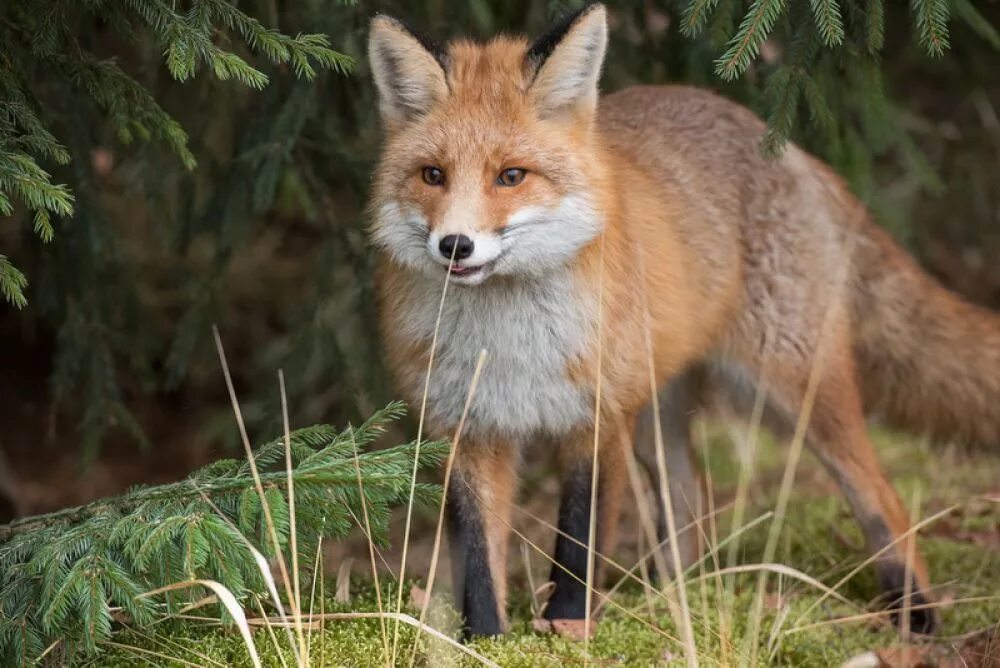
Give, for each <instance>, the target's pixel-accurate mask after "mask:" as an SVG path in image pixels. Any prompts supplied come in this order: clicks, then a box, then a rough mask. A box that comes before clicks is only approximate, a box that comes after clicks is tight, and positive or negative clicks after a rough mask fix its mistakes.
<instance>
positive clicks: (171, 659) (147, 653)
mask: <svg viewBox="0 0 1000 668" xmlns="http://www.w3.org/2000/svg"><path fill="white" fill-rule="evenodd" d="M98 644H100V645H103V646H105V647H114V648H115V649H120V650H122V651H123V652H129V653H131V654H134V655H135V656H137V657H139V658H143V657H154V658H157V659H161V660H163V661H165V662H167V663H168V664H171V665H172V664H180V665H182V666H189V667H190V668H204V664H200V663H191V662H190V661H186V660H184V659H181V658H178V657H176V656H170V655H169V654H163V653H161V652H157V651H155V650H152V649H145V648H143V647H136V646H135V645H126V644H125V643H120V642H114V641H112V640H105V641H103V642H101V643H98ZM39 658H41V657H39ZM216 664H217V665H219V666H221V665H223V664H221V663H217V662H216ZM36 665H37V663H36Z"/></svg>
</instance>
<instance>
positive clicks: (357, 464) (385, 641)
mask: <svg viewBox="0 0 1000 668" xmlns="http://www.w3.org/2000/svg"><path fill="white" fill-rule="evenodd" d="M351 447H352V448H353V449H354V472H355V475H356V476H357V478H358V495H359V497H360V498H361V513H362V515H363V516H364V521H365V525H364V526H365V538H366V539H367V540H368V556H369V557H370V558H371V563H372V579H373V580H374V581H375V601H376V604H377V605H378V611H379V612H380V613H381V612H383V608H382V587H381V585H380V584H379V577H378V567H377V565H376V563H375V542H374V541H373V540H372V527H371V521H370V520H369V519H368V504H367V503H366V502H365V484H364V479H363V478H362V476H361V461H360V460H359V459H358V444H357V441H355V440H354V432H353V431H351ZM400 589H402V584H400ZM379 625H380V626H381V627H382V629H381V630H382V651H383V652H384V654H383V656H384V657H385V664H386V665H387V666H391V665H392V664H393V663H394V659H390V656H389V631H388V630H387V629H386V627H385V618H384V617H380V618H379Z"/></svg>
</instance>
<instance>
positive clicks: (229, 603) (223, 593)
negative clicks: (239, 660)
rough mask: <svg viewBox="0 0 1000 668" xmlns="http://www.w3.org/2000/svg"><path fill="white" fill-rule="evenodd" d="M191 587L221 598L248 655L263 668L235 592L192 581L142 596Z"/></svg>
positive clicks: (256, 664) (210, 583) (257, 667)
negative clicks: (210, 592) (202, 589)
mask: <svg viewBox="0 0 1000 668" xmlns="http://www.w3.org/2000/svg"><path fill="white" fill-rule="evenodd" d="M190 587H207V588H208V589H211V590H212V591H213V592H214V593H215V595H216V596H218V597H219V601H220V602H221V603H222V605H223V607H225V609H226V612H228V613H229V615H230V616H231V617H232V618H233V619H234V620H235V621H236V627H237V628H238V629H239V631H240V636H242V638H243V644H244V645H246V648H247V653H248V654H249V655H250V660H251V661H252V662H253V665H254V668H262V667H261V663H260V656H259V655H258V654H257V646H256V645H255V644H254V642H253V634H252V633H251V632H250V626H249V625H248V624H247V617H246V615H245V614H243V608H242V607H240V604H239V602H238V601H237V600H236V597H235V596H233V592H231V591H229V590H228V589H226V588H225V587H223V586H222V585H221V584H219V583H218V582H216V581H215V580H190V581H188V582H177V583H175V584H172V585H167V586H166V587H160V588H159V589H154V590H153V591H149V592H146V593H145V594H143V595H142V596H143V597H148V596H156V595H158V594H164V593H166V592H170V591H177V590H178V589H188V588H190Z"/></svg>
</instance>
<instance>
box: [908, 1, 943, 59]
mask: <svg viewBox="0 0 1000 668" xmlns="http://www.w3.org/2000/svg"><path fill="white" fill-rule="evenodd" d="M910 4H911V6H912V8H913V15H914V20H915V21H916V25H917V39H918V41H919V42H920V44H921V46H923V47H924V48H925V49H926V50H927V53H929V54H930V55H932V56H942V55H944V52H945V51H946V50H947V49H948V47H949V44H948V16H949V13H950V4H951V0H911V3H910Z"/></svg>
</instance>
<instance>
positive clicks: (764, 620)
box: [94, 428, 1000, 668]
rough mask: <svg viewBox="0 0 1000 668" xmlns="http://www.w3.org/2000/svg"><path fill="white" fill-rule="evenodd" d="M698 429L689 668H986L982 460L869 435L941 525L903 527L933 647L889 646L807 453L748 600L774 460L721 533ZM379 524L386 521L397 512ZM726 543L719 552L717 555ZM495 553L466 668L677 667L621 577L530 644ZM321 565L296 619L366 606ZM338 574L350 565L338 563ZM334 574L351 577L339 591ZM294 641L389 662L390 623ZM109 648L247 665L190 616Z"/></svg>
mask: <svg viewBox="0 0 1000 668" xmlns="http://www.w3.org/2000/svg"><path fill="white" fill-rule="evenodd" d="M708 431H710V432H711V433H710V434H709V435H707V436H705V431H704V430H703V431H702V438H701V439H700V441H701V443H702V445H701V450H702V452H703V454H704V453H707V456H706V457H705V459H706V463H707V465H708V467H707V470H708V471H709V472H710V480H711V486H712V491H713V495H712V498H713V500H714V505H715V509H716V511H717V512H716V514H715V515H713V516H712V519H711V521H710V520H706V521H705V522H704V523H703V526H702V529H703V531H704V535H705V536H706V537H707V538H708V543H709V545H711V546H716V547H715V548H714V549H711V550H709V551H708V552H707V557H706V559H705V560H703V561H702V563H701V564H700V565H699V566H696V567H694V568H693V569H692V570H690V571H689V572H688V576H687V578H686V580H685V591H686V598H687V602H688V607H689V612H688V614H689V618H690V620H691V627H692V632H693V640H694V645H695V648H696V652H697V657H696V661H697V664H698V665H706V666H709V665H724V666H728V665H783V666H839V665H845V664H846V663H847V662H849V661H853V662H852V663H850V664H848V665H850V666H852V667H860V666H880V665H881V666H901V667H903V666H908V667H916V666H925V665H926V666H931V665H941V666H981V667H986V666H1000V453H984V452H965V451H962V450H961V449H958V448H950V447H940V446H931V445H929V444H926V443H923V442H920V441H919V440H918V439H914V438H911V437H906V436H898V435H889V434H886V433H884V432H881V431H878V432H875V440H876V442H877V446H878V449H879V454H880V457H881V460H882V462H883V464H884V467H885V469H886V470H887V471H888V472H889V473H890V475H891V477H892V478H893V481H894V482H895V484H896V486H897V489H899V491H900V494H901V496H902V498H903V499H904V500H905V501H906V503H907V504H908V505H911V504H916V505H915V507H914V509H913V512H914V516H918V517H921V518H929V517H932V516H934V515H935V514H941V516H940V517H939V518H938V519H936V520H935V521H933V522H931V523H929V524H928V525H927V526H926V527H925V528H924V529H923V530H922V531H921V534H920V536H921V538H920V547H921V549H922V551H923V553H924V555H925V556H926V558H927V561H928V562H929V565H930V569H931V573H932V578H933V580H934V583H935V593H936V595H937V598H938V601H939V602H940V604H941V608H940V615H941V618H942V621H943V625H942V628H941V630H940V631H939V633H938V635H937V636H936V637H934V638H925V639H919V638H918V639H916V640H914V641H913V642H911V643H907V644H904V643H901V641H900V636H899V632H898V630H896V629H895V627H893V625H892V624H891V623H890V622H889V618H888V616H887V615H886V614H883V613H881V612H879V608H878V606H877V605H876V604H875V599H876V597H877V595H878V592H877V590H876V587H875V581H874V576H873V574H872V570H871V568H870V567H869V566H865V567H861V568H858V567H860V566H862V564H863V562H864V561H865V560H866V558H867V555H866V553H865V551H864V549H863V544H862V540H861V536H860V532H859V531H858V528H857V526H856V524H855V523H854V522H853V520H852V519H851V517H850V515H849V513H848V510H847V507H846V504H845V502H844V500H843V497H842V496H841V495H840V494H839V492H838V491H837V489H836V487H835V485H834V483H833V482H832V480H831V479H830V478H829V477H828V476H827V475H826V474H825V472H824V471H823V470H822V469H821V467H820V466H819V465H818V463H817V462H816V460H815V459H814V458H812V457H811V456H810V455H808V454H804V455H803V457H802V460H801V462H800V464H799V466H798V469H797V471H796V474H795V483H794V488H793V492H792V496H791V497H790V498H789V503H788V506H787V507H788V510H787V515H786V517H785V519H784V522H783V525H782V529H781V533H780V539H779V540H778V542H777V544H776V546H777V551H776V553H775V556H774V559H773V560H772V563H773V564H781V565H783V566H780V567H774V568H772V569H771V570H770V571H769V572H768V576H767V578H766V580H765V581H764V583H763V586H764V589H763V590H762V591H763V594H762V595H758V592H759V589H758V587H759V586H760V582H761V580H760V575H761V572H762V570H761V568H760V564H761V562H762V560H763V558H764V554H765V545H766V543H767V541H768V533H769V531H770V527H771V523H772V522H773V521H774V518H773V515H771V513H772V512H773V510H774V509H775V504H776V500H777V497H778V488H779V487H780V482H781V478H782V475H783V473H784V469H785V465H786V460H787V453H788V449H787V446H778V445H776V444H774V443H772V442H770V441H769V440H768V439H766V438H762V439H761V441H762V443H761V446H760V448H759V452H758V456H757V458H756V465H755V467H754V473H753V476H752V480H751V482H750V486H749V493H748V494H747V495H746V510H745V514H744V517H745V520H744V522H743V525H744V526H746V525H747V524H748V523H750V524H752V523H753V522H754V521H756V522H757V523H756V524H754V525H753V526H751V527H750V528H749V529H745V530H743V531H742V532H738V533H737V534H733V532H732V529H731V524H732V515H733V505H734V504H733V502H734V499H735V496H736V488H737V482H738V479H739V475H740V467H739V464H738V460H737V459H736V457H735V456H734V448H733V446H731V445H730V444H729V443H728V441H729V440H731V439H729V432H725V431H723V430H721V429H719V428H713V429H710V430H708ZM545 469H546V467H545V466H541V467H533V468H532V469H531V470H539V471H542V472H544V471H545ZM542 472H540V473H538V475H537V477H536V479H533V480H530V481H529V482H528V484H527V485H526V488H527V489H532V490H534V493H533V494H531V495H530V496H525V498H524V503H523V504H522V505H521V506H519V508H520V509H521V510H522V511H527V512H523V513H521V516H520V517H519V518H518V519H517V521H516V525H517V528H518V529H519V530H522V531H523V532H524V535H525V536H526V538H527V540H529V541H530V542H532V543H534V544H536V545H537V546H538V547H539V548H540V549H541V550H543V551H545V552H548V551H549V550H550V549H551V544H552V540H553V533H552V530H551V529H550V528H548V527H546V526H545V525H544V523H542V522H539V521H537V520H536V519H532V518H530V514H536V515H539V516H541V517H542V518H543V519H545V520H547V521H549V522H551V521H552V520H554V508H555V506H556V503H555V499H556V484H555V482H554V481H553V480H552V477H551V476H547V475H543V473H542ZM628 506H631V504H628ZM949 509H950V510H949ZM632 510H633V511H634V507H633V508H632ZM398 514H399V515H400V516H402V515H403V513H398ZM633 514H634V512H633ZM397 519H398V520H399V522H398V524H399V525H400V526H401V524H402V517H399V518H397ZM435 524H436V512H428V513H425V514H423V515H421V516H420V517H417V518H416V519H415V523H414V527H415V529H414V539H413V540H412V541H411V548H410V556H409V557H408V559H409V561H408V566H407V580H406V583H407V584H406V586H405V589H404V593H405V594H406V595H405V596H404V597H403V599H404V602H405V603H406V605H407V608H406V610H405V611H406V612H408V613H409V614H411V615H412V616H414V617H417V616H419V612H418V611H417V608H415V607H414V606H415V604H417V603H420V602H421V601H420V599H421V598H422V597H421V596H420V595H421V594H422V589H419V587H423V586H425V583H426V574H427V572H428V571H427V569H428V564H429V555H430V553H431V548H432V545H433V537H434V533H435ZM621 531H622V535H623V545H622V548H621V553H620V554H616V555H615V556H616V558H618V560H619V563H622V564H625V565H626V567H631V566H632V565H633V564H634V563H635V555H636V554H637V553H638V552H637V550H638V546H639V542H640V541H639V533H640V532H639V530H638V523H637V522H636V520H635V518H633V517H631V516H630V515H628V514H626V517H625V518H624V519H623V523H622V529H621ZM396 534H397V538H396V540H394V543H393V548H392V549H391V550H388V551H386V552H385V553H384V555H383V556H384V557H385V561H384V562H383V565H382V566H381V568H380V576H379V585H380V586H379V594H380V596H381V599H382V605H383V607H385V606H389V605H390V602H392V603H394V602H395V600H396V592H397V591H398V590H397V589H396V587H395V585H394V584H393V581H392V576H391V575H390V574H389V572H390V571H391V572H392V573H398V562H399V552H400V550H399V545H400V543H401V540H400V539H399V535H400V531H399V528H398V527H397V529H396ZM729 537H731V538H732V540H729V541H728V542H727V538H729ZM517 542H518V543H521V542H522V541H520V540H519V541H517ZM443 552H444V553H446V552H447V550H443ZM511 556H512V561H513V562H516V567H515V568H514V572H513V574H512V580H511V582H512V605H511V630H510V632H509V633H508V634H507V635H505V636H503V637H501V638H498V639H481V640H477V641H475V642H473V643H472V644H471V646H470V648H471V649H472V650H473V651H474V652H476V653H478V654H480V655H481V656H482V657H483V658H485V659H487V660H488V661H492V662H495V664H498V665H502V666H562V665H584V664H590V665H596V666H618V665H621V666H649V665H685V649H684V648H685V645H684V643H683V642H681V641H680V638H681V637H682V633H681V631H680V629H679V628H678V625H677V624H676V623H675V618H674V617H672V615H671V613H670V606H669V605H668V603H667V598H668V597H667V596H664V595H663V594H661V593H659V592H655V591H651V590H650V589H647V588H644V587H643V586H642V585H640V584H638V583H636V582H628V583H626V584H624V585H623V586H621V587H619V588H617V589H614V591H613V592H612V593H611V594H610V603H608V604H605V605H603V606H602V607H603V609H602V610H601V614H600V618H599V620H598V621H597V622H596V623H594V625H593V627H594V628H593V631H594V635H593V637H592V638H591V639H590V641H589V642H584V641H583V640H582V639H580V638H574V637H572V636H573V635H574V634H576V635H579V633H575V632H579V631H581V629H578V628H577V629H565V630H564V631H566V633H564V634H562V635H560V634H552V633H545V632H540V631H539V629H537V628H536V626H537V624H536V623H534V622H533V619H534V618H535V617H536V616H537V612H538V609H539V607H540V606H541V605H542V604H541V602H540V601H539V600H537V599H539V598H542V597H543V595H542V596H535V595H533V594H532V586H531V584H534V585H536V586H537V585H539V584H540V583H543V582H545V579H546V573H547V571H548V564H547V563H546V561H545V558H544V557H543V556H542V554H541V553H540V552H538V551H536V550H535V549H522V546H521V545H520V544H517V545H514V546H512V549H511ZM348 559H353V561H347V560H348ZM730 560H732V561H730ZM323 561H324V568H323V570H324V572H325V575H326V577H325V578H323V579H321V580H322V581H321V582H319V583H317V585H318V586H317V592H316V594H315V597H314V599H313V602H312V604H311V605H312V609H313V611H314V612H318V611H319V610H320V609H322V610H323V611H324V612H325V613H331V612H351V613H357V612H375V611H378V609H379V603H378V601H377V597H376V591H375V586H374V580H373V578H372V576H371V569H370V567H369V566H368V564H369V563H370V561H369V556H368V548H367V543H366V542H365V541H364V540H363V538H361V539H355V540H353V541H348V542H346V543H344V544H340V545H337V546H331V549H330V550H328V551H327V553H326V554H325V556H324V560H323ZM345 562H346V563H348V564H352V565H350V566H345ZM730 564H733V565H737V566H742V567H743V569H744V570H745V572H741V573H738V574H735V575H721V576H720V575H717V574H716V571H717V570H719V569H720V568H726V567H727V565H730ZM793 569H794V570H793ZM855 570H857V572H856V573H855V572H854V571H855ZM779 571H780V572H779ZM347 572H353V574H352V576H351V577H350V579H349V580H347V578H346V577H345V574H346V573H347ZM449 572H450V571H449V566H448V564H447V560H446V559H443V560H442V563H441V564H440V566H439V569H438V573H439V577H438V579H437V583H438V584H436V585H435V591H434V596H433V599H432V601H433V603H432V604H431V607H430V608H429V610H428V614H427V621H428V623H429V624H431V625H432V626H434V627H435V628H437V629H440V630H442V631H443V632H444V633H445V634H446V635H449V636H455V635H456V631H455V629H456V628H457V617H456V615H455V613H454V611H453V610H451V608H450V606H448V605H447V604H446V603H445V601H447V600H450V597H449V595H448V594H447V591H446V587H447V583H448V580H449V577H448V574H449ZM366 573H367V575H366ZM804 576H807V577H804ZM411 578H412V580H411ZM809 578H815V581H808V579H809ZM616 579H618V578H616V577H614V574H612V576H611V577H610V578H609V579H608V581H607V582H605V583H602V585H603V586H602V589H603V590H604V591H608V589H609V588H610V587H611V586H612V585H613V583H614V581H615V580H616ZM817 581H818V582H817ZM348 582H349V586H348ZM414 583H416V585H418V586H417V587H414ZM529 583H530V584H529ZM820 583H821V584H820ZM311 584H312V583H310V586H311ZM822 587H828V588H834V589H835V590H836V594H835V595H828V594H825V593H824V590H823V589H822ZM337 590H339V591H337ZM335 592H336V593H335ZM305 633H306V636H307V642H308V644H309V648H310V652H309V656H310V659H311V660H310V661H309V665H310V666H369V665H371V666H379V665H383V666H384V665H388V664H390V663H393V662H391V661H387V660H386V657H385V648H386V646H387V645H388V646H389V648H390V653H392V645H393V644H394V643H393V638H394V636H395V626H394V623H393V622H392V621H391V620H390V621H385V627H383V625H382V620H379V619H338V620H328V621H324V622H322V624H319V623H317V624H316V625H314V626H312V627H309V628H307V629H306V630H305ZM383 634H385V635H383ZM415 642H418V645H417V652H416V656H415V658H416V661H415V664H416V665H427V666H440V665H478V664H479V663H482V660H481V659H476V658H473V657H471V656H470V655H468V654H464V653H462V652H461V651H459V650H458V649H457V648H456V646H455V645H453V644H449V643H447V642H444V641H441V640H431V639H429V637H428V636H427V635H424V634H421V635H420V638H419V640H417V639H416V633H415V632H414V630H413V629H412V628H411V627H409V626H406V625H405V624H403V625H400V627H399V632H398V641H397V642H396V643H395V644H396V647H397V652H396V660H395V662H394V665H410V658H411V656H410V655H411V652H412V651H413V648H414V643H415ZM115 643H116V645H115V646H114V647H111V648H108V649H107V651H105V652H103V653H102V655H101V656H99V657H98V658H97V659H96V660H95V663H94V665H95V666H102V667H108V668H113V667H115V666H139V665H150V666H165V665H178V666H192V665H194V666H251V665H252V663H251V661H250V659H249V657H248V653H247V649H246V646H245V645H244V643H243V641H242V639H241V637H240V635H239V634H238V633H237V632H235V631H234V630H233V629H232V628H231V627H220V626H218V625H217V624H215V625H213V624H211V623H209V622H207V621H200V622H199V621H189V622H184V623H176V622H172V623H168V624H162V625H158V626H155V627H153V628H152V629H147V630H144V631H141V632H138V631H137V632H122V633H120V634H118V635H117V636H116V638H115ZM255 644H256V646H257V647H258V648H259V650H260V653H261V656H262V661H263V664H264V665H266V666H275V667H277V666H294V665H295V660H294V658H293V657H292V654H291V652H290V650H289V649H288V647H289V645H288V640H287V639H286V636H285V632H284V631H283V630H282V629H274V628H271V629H266V628H262V629H259V630H258V631H257V633H256V635H255ZM279 648H280V649H279Z"/></svg>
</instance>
